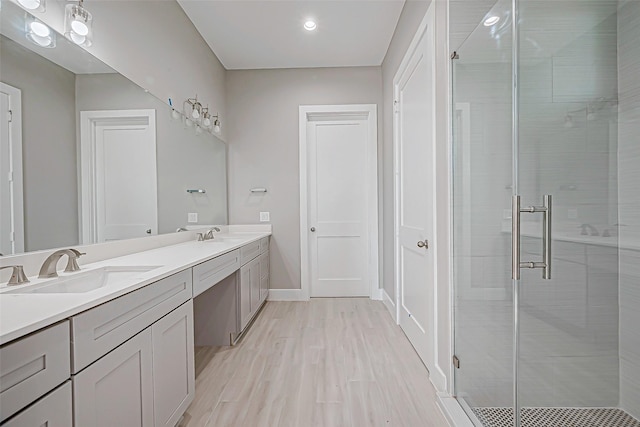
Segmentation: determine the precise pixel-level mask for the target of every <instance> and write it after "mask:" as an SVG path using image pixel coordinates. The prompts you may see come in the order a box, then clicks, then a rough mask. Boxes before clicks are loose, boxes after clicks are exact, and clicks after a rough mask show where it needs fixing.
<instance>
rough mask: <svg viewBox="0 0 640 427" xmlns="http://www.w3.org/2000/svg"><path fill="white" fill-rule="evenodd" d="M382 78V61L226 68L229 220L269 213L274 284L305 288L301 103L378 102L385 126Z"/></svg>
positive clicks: (251, 219)
mask: <svg viewBox="0 0 640 427" xmlns="http://www.w3.org/2000/svg"><path fill="white" fill-rule="evenodd" d="M381 78H382V76H381V70H380V67H358V68H322V69H315V68H310V69H290V70H289V69H287V70H243V71H227V95H228V100H229V101H228V110H229V128H228V136H229V139H230V141H231V144H230V145H229V165H228V166H229V219H230V223H232V224H251V223H256V222H258V220H259V212H260V211H270V212H271V223H272V225H273V237H272V238H271V246H270V253H271V288H272V289H298V288H300V190H299V165H298V144H299V141H298V107H299V106H300V105H311V104H377V105H378V115H379V119H378V123H379V125H380V124H381V119H380V114H381V111H382V107H381V106H382V80H381ZM379 133H380V131H379ZM379 142H380V140H379ZM252 187H266V188H267V189H268V192H267V193H266V194H260V195H251V194H250V193H249V189H250V188H252Z"/></svg>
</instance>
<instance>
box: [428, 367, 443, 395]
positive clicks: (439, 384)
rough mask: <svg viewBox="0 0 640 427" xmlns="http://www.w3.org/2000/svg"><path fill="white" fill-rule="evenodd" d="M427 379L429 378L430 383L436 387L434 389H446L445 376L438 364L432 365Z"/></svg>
mask: <svg viewBox="0 0 640 427" xmlns="http://www.w3.org/2000/svg"><path fill="white" fill-rule="evenodd" d="M429 379H430V380H431V383H432V384H433V386H434V387H435V388H436V390H438V391H445V390H447V376H446V375H445V374H444V372H443V371H442V368H440V365H438V364H437V363H436V366H434V368H433V369H432V370H431V371H430V373H429Z"/></svg>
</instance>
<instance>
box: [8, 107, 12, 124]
mask: <svg viewBox="0 0 640 427" xmlns="http://www.w3.org/2000/svg"><path fill="white" fill-rule="evenodd" d="M12 121H13V111H11V110H7V122H9V123H11V122H12Z"/></svg>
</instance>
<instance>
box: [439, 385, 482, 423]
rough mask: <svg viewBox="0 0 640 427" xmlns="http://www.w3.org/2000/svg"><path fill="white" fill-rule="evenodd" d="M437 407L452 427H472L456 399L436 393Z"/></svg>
mask: <svg viewBox="0 0 640 427" xmlns="http://www.w3.org/2000/svg"><path fill="white" fill-rule="evenodd" d="M438 406H439V407H440V410H441V411H442V413H443V414H444V416H445V418H446V419H447V422H448V423H449V425H451V426H452V427H474V424H473V423H472V422H471V420H470V419H469V417H468V416H467V414H466V413H465V412H464V410H463V409H462V407H461V406H460V404H459V403H458V401H457V400H456V398H454V397H451V396H449V395H448V394H446V393H438Z"/></svg>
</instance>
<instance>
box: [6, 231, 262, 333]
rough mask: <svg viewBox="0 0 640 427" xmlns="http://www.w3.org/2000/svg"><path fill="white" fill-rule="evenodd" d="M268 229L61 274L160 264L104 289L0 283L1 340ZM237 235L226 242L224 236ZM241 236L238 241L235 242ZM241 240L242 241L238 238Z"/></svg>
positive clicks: (137, 286) (241, 243)
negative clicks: (53, 289) (32, 290)
mask: <svg viewBox="0 0 640 427" xmlns="http://www.w3.org/2000/svg"><path fill="white" fill-rule="evenodd" d="M270 235H271V233H270V232H250V233H230V234H224V235H218V234H217V235H216V237H217V239H218V240H216V239H214V240H207V241H204V242H195V241H191V242H186V243H180V244H176V245H171V246H165V247H161V248H158V249H152V250H148V251H144V252H138V253H135V254H130V255H125V256H121V257H117V258H111V259H107V260H104V261H100V262H95V263H92V264H87V265H83V266H82V269H81V271H79V272H75V273H59V274H60V277H63V276H71V275H74V274H78V273H82V272H86V271H91V270H95V269H98V268H101V267H105V266H160V267H158V268H155V269H153V270H150V271H147V272H143V273H140V274H136V275H134V277H130V278H126V279H123V280H122V281H118V282H117V283H113V284H111V285H109V286H105V287H103V288H98V289H95V290H93V291H89V292H85V293H75V294H72V293H66V294H14V293H11V294H7V293H5V292H6V291H14V292H15V290H16V289H19V288H20V289H26V288H27V287H29V286H37V285H39V284H42V283H44V282H45V281H50V280H54V279H38V278H37V277H30V278H29V280H31V283H28V284H25V285H17V286H7V285H2V286H0V344H5V343H7V342H9V341H12V340H14V339H16V338H20V337H22V336H24V335H27V334H29V333H31V332H34V331H36V330H38V329H41V328H43V327H46V326H49V325H51V324H53V323H56V322H58V321H60V320H64V319H66V318H68V317H71V316H73V315H75V314H78V313H80V312H82V311H85V310H88V309H90V308H93V307H95V306H97V305H100V304H103V303H105V302H107V301H110V300H112V299H114V298H117V297H119V296H122V295H124V294H126V293H129V292H132V291H135V290H136V289H140V288H142V287H143V286H146V285H148V284H150V283H153V282H156V281H158V280H160V279H163V278H165V277H168V276H170V275H172V274H174V273H178V272H180V271H182V270H185V269H187V268H190V267H193V266H194V265H197V264H200V263H202V262H204V261H207V260H209V259H211V258H215V257H217V256H219V255H222V254H224V253H227V252H230V251H232V250H234V249H237V248H239V247H241V246H244V245H246V244H248V243H251V242H253V241H256V240H259V239H261V238H263V237H266V236H270ZM225 237H226V238H233V239H234V240H233V241H232V242H226V241H223V240H221V238H222V239H223V238H225ZM235 239H238V240H235ZM240 239H241V240H240Z"/></svg>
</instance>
